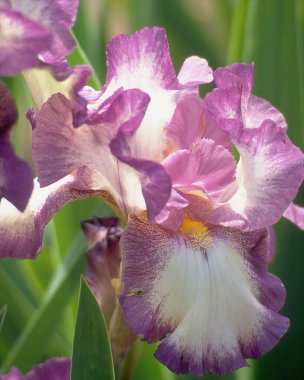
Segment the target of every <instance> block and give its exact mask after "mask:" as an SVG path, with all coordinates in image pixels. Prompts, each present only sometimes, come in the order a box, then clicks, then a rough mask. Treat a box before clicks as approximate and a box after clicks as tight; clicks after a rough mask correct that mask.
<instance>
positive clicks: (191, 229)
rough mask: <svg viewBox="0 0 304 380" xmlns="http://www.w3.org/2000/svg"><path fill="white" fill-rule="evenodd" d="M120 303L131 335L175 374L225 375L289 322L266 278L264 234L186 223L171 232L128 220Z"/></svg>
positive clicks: (276, 284) (275, 284) (279, 289)
mask: <svg viewBox="0 0 304 380" xmlns="http://www.w3.org/2000/svg"><path fill="white" fill-rule="evenodd" d="M121 247H122V258H123V273H122V295H121V296H120V302H121V304H122V308H123V311H124V316H125V318H126V320H127V322H128V323H129V324H130V326H131V328H132V329H133V330H134V331H135V332H136V333H137V334H138V335H139V336H141V337H142V338H143V339H145V340H147V341H148V342H155V341H158V340H163V341H162V343H161V344H160V345H159V347H158V349H157V352H156V357H157V358H158V359H159V360H160V361H161V362H162V363H164V364H165V365H166V366H168V367H169V368H170V369H171V370H172V371H174V372H176V373H191V374H194V375H198V376H200V375H202V374H203V373H205V372H212V373H217V374H227V373H229V372H230V371H232V370H235V369H237V368H239V367H243V366H246V365H247V362H246V361H245V359H246V358H260V357H261V356H262V355H263V354H265V353H266V352H267V351H268V350H270V349H271V348H272V347H273V346H275V345H276V344H277V342H278V341H279V339H280V338H281V337H282V336H283V335H284V333H285V332H286V330H287V328H288V326H289V321H288V319H287V318H285V317H283V316H280V315H279V314H277V311H278V310H279V308H280V307H281V306H282V304H283V302H284V298H285V292H284V287H283V286H282V284H281V282H280V281H279V280H278V279H277V278H276V277H274V276H272V275H271V274H269V273H268V272H267V257H268V249H269V240H268V238H267V233H266V231H264V230H260V231H255V232H250V233H242V232H239V231H237V230H233V229H228V228H221V227H215V226H210V225H203V224H202V223H200V222H198V221H194V220H191V219H189V218H185V220H184V222H183V224H182V226H181V228H180V230H179V232H178V233H175V234H174V233H170V232H168V231H166V230H164V229H162V228H160V227H159V226H157V225H151V224H149V223H148V222H147V220H146V219H145V218H136V217H131V218H130V220H129V223H128V226H127V229H126V231H125V233H124V235H123V238H122V243H121Z"/></svg>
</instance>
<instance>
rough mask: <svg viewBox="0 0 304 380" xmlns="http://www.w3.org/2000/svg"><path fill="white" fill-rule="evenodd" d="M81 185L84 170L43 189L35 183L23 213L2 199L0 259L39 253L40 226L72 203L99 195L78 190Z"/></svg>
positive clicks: (41, 227)
mask: <svg viewBox="0 0 304 380" xmlns="http://www.w3.org/2000/svg"><path fill="white" fill-rule="evenodd" d="M81 169H83V168H81ZM85 182H86V174H85V173H84V170H79V171H78V172H77V173H74V174H73V175H70V176H67V177H64V178H63V179H62V180H60V181H58V182H55V183H54V184H52V185H50V186H47V187H45V188H40V187H39V184H38V182H37V180H35V182H34V190H33V193H32V195H31V198H30V200H29V203H28V205H27V207H26V209H25V210H24V212H23V213H21V212H20V211H18V210H17V209H16V208H15V207H14V206H13V205H12V204H11V203H9V202H8V201H7V200H6V199H2V201H1V204H0V256H1V257H2V258H3V257H14V258H19V259H33V258H35V257H36V255H37V254H38V253H39V252H40V250H41V242H42V235H43V230H44V227H45V225H46V224H47V223H48V221H49V220H50V219H51V218H52V216H53V215H54V214H55V213H56V212H57V211H58V210H60V209H61V208H62V207H63V206H64V205H65V204H66V203H68V202H70V201H72V200H76V199H80V198H88V197H94V196H95V197H96V196H98V195H99V196H100V195H101V194H100V192H94V191H85V190H78V189H79V188H83V187H85V186H84V184H85Z"/></svg>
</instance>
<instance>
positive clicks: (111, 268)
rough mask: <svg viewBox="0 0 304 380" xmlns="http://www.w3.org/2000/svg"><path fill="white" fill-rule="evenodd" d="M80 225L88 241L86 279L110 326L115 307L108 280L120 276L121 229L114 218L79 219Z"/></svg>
mask: <svg viewBox="0 0 304 380" xmlns="http://www.w3.org/2000/svg"><path fill="white" fill-rule="evenodd" d="M82 228H83V230H84V232H85V235H86V237H87V240H88V244H89V251H88V252H87V259H88V270H87V274H86V279H87V281H88V283H89V285H90V287H91V288H92V290H93V292H94V294H95V296H96V298H97V301H98V303H99V305H100V307H101V310H102V312H103V314H104V316H105V320H106V322H107V324H108V325H109V324H110V320H111V317H112V314H113V312H114V309H115V306H116V291H115V289H114V287H113V286H112V283H111V280H112V279H118V278H119V277H120V262H121V257H120V250H119V239H120V236H121V234H122V229H121V227H120V224H119V220H118V219H117V218H94V219H92V220H86V221H84V222H82Z"/></svg>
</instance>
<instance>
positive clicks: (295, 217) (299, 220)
mask: <svg viewBox="0 0 304 380" xmlns="http://www.w3.org/2000/svg"><path fill="white" fill-rule="evenodd" d="M283 216H284V217H285V218H286V219H288V220H290V221H291V222H292V223H294V224H295V225H296V226H298V227H299V228H300V229H301V230H304V207H300V206H297V205H295V204H294V203H291V204H290V205H289V206H288V207H287V209H286V210H285V212H284V214H283Z"/></svg>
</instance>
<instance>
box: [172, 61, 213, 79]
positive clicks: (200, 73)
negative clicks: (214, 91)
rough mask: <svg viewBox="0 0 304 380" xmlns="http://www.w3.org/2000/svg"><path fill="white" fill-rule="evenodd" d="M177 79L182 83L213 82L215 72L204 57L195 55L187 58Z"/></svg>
mask: <svg viewBox="0 0 304 380" xmlns="http://www.w3.org/2000/svg"><path fill="white" fill-rule="evenodd" d="M177 79H178V81H179V83H180V84H181V85H184V86H197V85H199V84H204V83H210V82H212V81H213V72H212V69H211V68H210V67H209V65H208V62H207V61H206V60H205V59H204V58H200V57H197V56H193V57H189V58H187V59H186V60H185V62H184V63H183V66H182V67H181V69H180V71H179V74H178V77H177Z"/></svg>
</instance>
